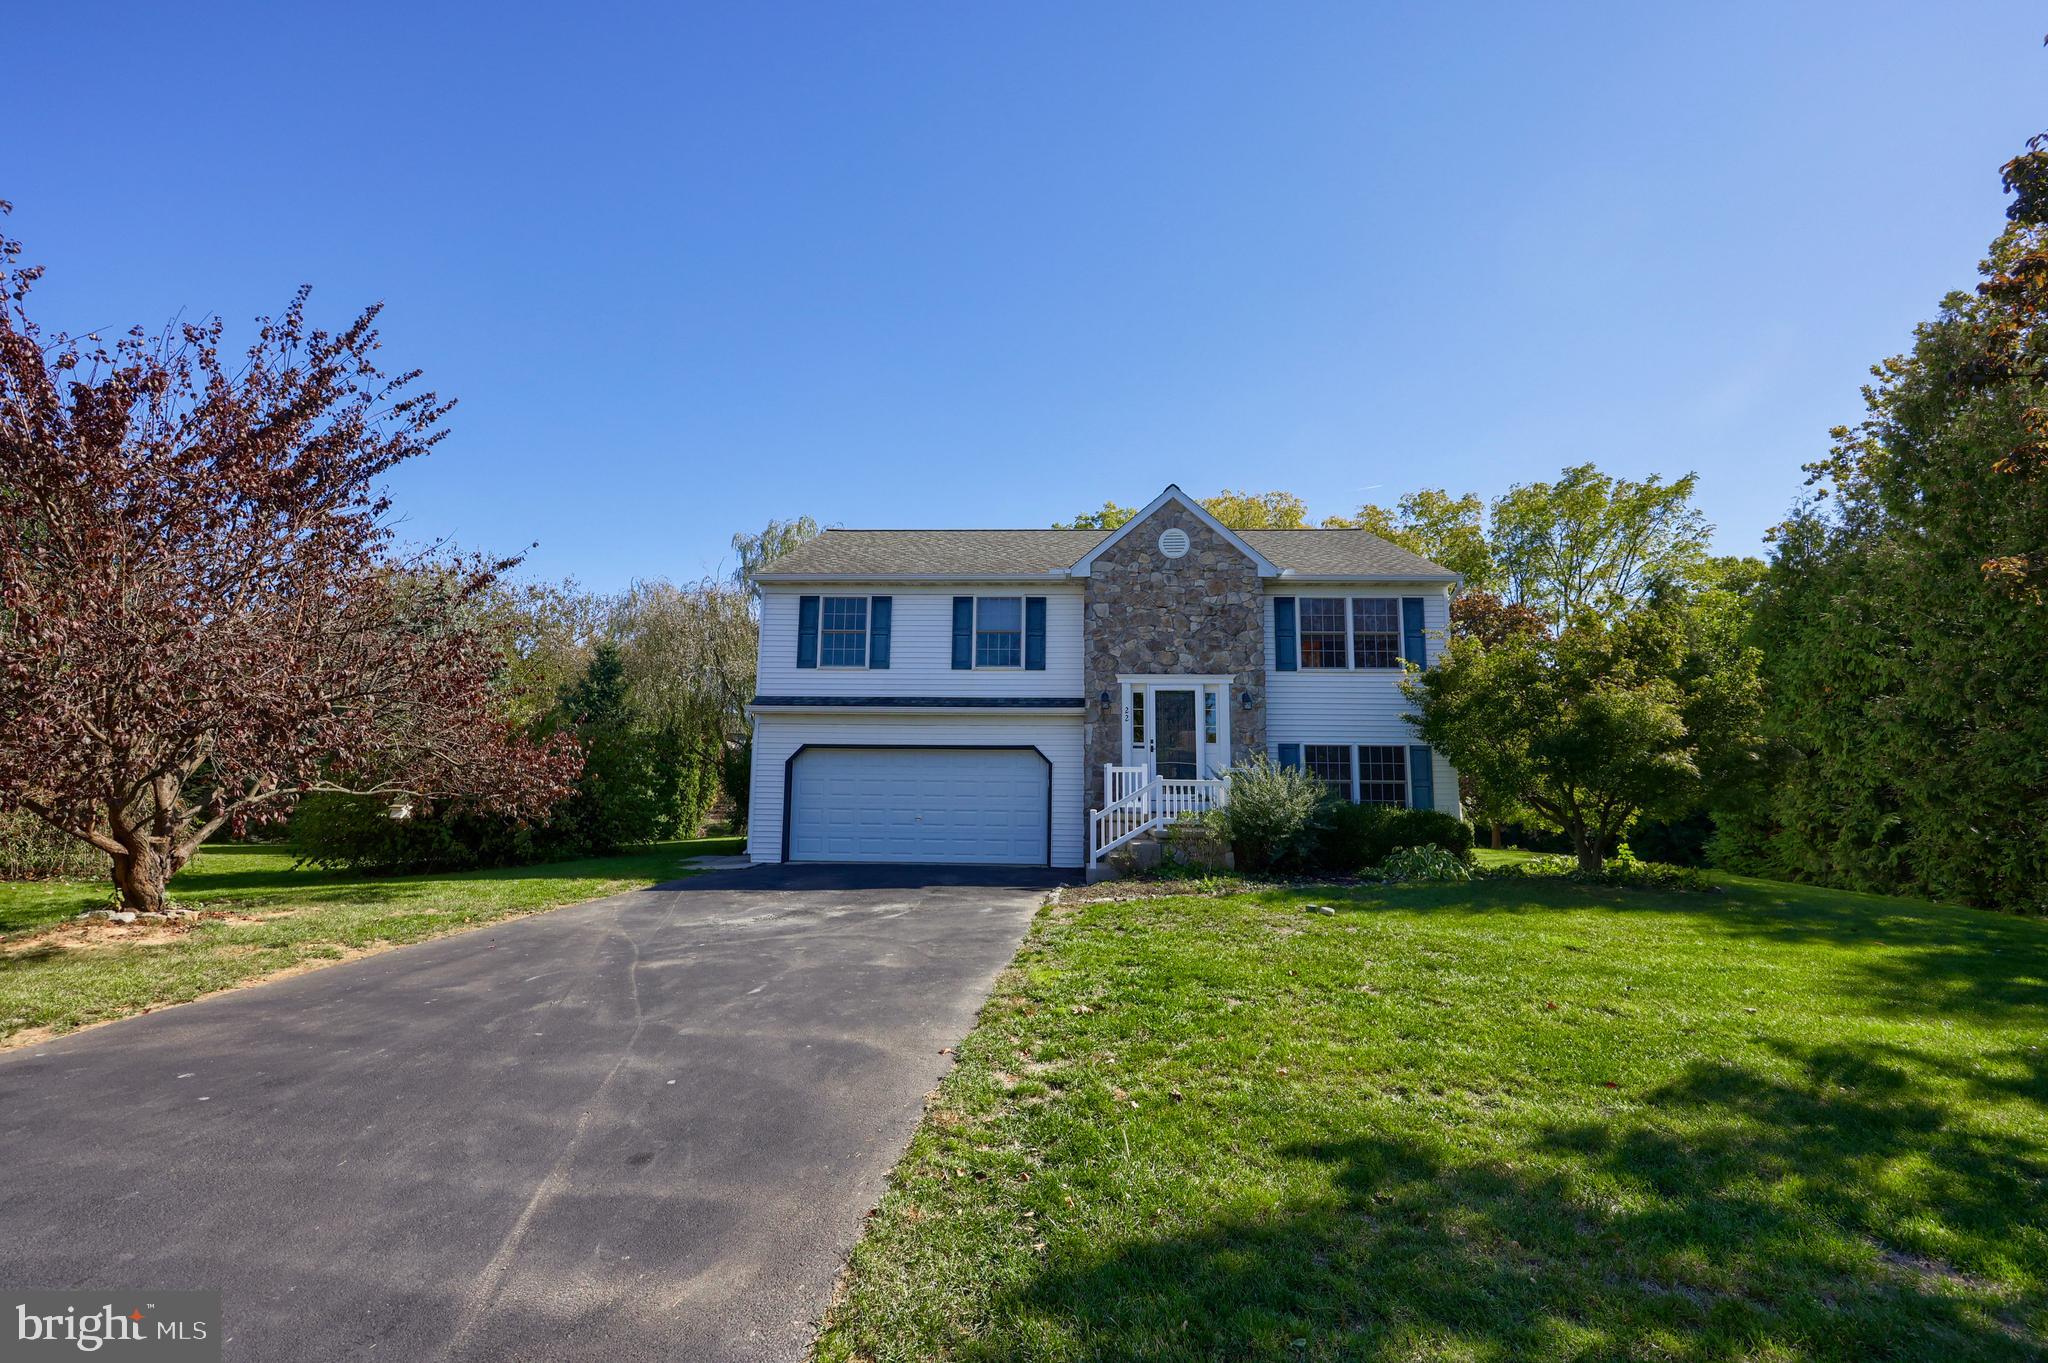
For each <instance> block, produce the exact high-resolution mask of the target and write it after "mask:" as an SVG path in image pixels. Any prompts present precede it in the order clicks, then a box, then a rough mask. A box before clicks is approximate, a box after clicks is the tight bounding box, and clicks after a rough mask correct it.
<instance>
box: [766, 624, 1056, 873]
mask: <svg viewBox="0 0 2048 1363" xmlns="http://www.w3.org/2000/svg"><path fill="white" fill-rule="evenodd" d="M902 599H903V598H902V597H901V596H898V597H897V600H898V601H901V600H902ZM899 609H900V608H899ZM947 609H948V612H949V619H950V611H951V604H950V598H948V607H947ZM790 613H791V615H792V616H793V615H794V614H795V610H794V607H793V606H792V609H791V612H790ZM899 637H900V636H899ZM790 642H791V648H792V650H793V649H794V647H795V638H794V635H793V634H792V637H791V641H790ZM792 656H793V655H792ZM825 675H827V676H830V675H832V674H830V673H827V674H825ZM877 675H882V674H877ZM951 675H954V676H959V677H965V676H969V675H971V674H969V673H964V672H962V673H953V674H951ZM1026 675H1029V676H1032V677H1036V676H1039V675H1041V674H1039V673H1036V672H1033V673H1029V674H1026ZM1009 676H1010V677H1011V678H1012V679H1013V680H1014V679H1015V678H1016V676H1017V674H1015V673H1011V674H1009ZM806 745H812V746H826V747H829V746H833V745H839V746H846V745H867V746H883V747H892V748H893V747H943V746H947V745H960V746H966V747H1010V746H1029V747H1033V748H1036V749H1037V750H1038V751H1039V752H1042V753H1044V754H1045V756H1046V757H1047V758H1049V759H1051V761H1052V864H1053V865H1055V866H1066V867H1072V866H1079V865H1080V864H1081V863H1082V861H1083V860H1084V854H1083V848H1082V844H1083V842H1084V841H1085V840H1086V838H1087V828H1086V822H1087V815H1086V811H1085V809H1084V808H1083V806H1082V802H1081V801H1082V781H1081V776H1082V772H1081V717H1080V716H1079V715H1029V714H1020V715H946V714H933V713H929V712H926V713H920V714H903V715H890V714H847V715H836V714H774V713H762V714H760V715H758V716H756V717H755V721H754V775H753V791H752V795H751V797H750V800H749V804H748V818H747V855H749V856H750V857H752V858H753V859H754V860H755V861H780V860H781V859H782V809H783V799H782V797H783V779H784V774H785V772H786V770H787V763H788V761H789V758H790V756H791V755H792V754H793V753H795V752H796V751H797V750H798V749H799V748H802V747H804V746H806ZM792 812H793V811H792Z"/></svg>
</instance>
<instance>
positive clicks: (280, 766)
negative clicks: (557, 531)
mask: <svg viewBox="0 0 2048 1363" xmlns="http://www.w3.org/2000/svg"><path fill="white" fill-rule="evenodd" d="M4 210H5V205H4V204H0V211H4ZM20 256H21V247H20V245H19V243H17V242H15V241H13V240H12V239H10V238H8V237H6V236H5V235H4V234H0V808H19V809H25V810H28V811H30V812H32V813H34V814H35V815H37V816H39V817H40V818H42V819H43V820H45V821H46V822H48V823H49V824H51V825H52V826H54V827H56V828H58V829H61V830H63V831H64V832H65V833H68V834H70V835H72V836H74V837H77V838H80V839H83V840H84V841H86V842H88V843H90V844H92V845H93V846H94V847H97V848H99V849H100V850H101V851H103V852H105V853H106V854H107V855H108V856H109V857H110V858H111V859H112V863H113V867H112V870H113V879H114V883H115V885H116V886H117V887H118V888H119V890H120V893H121V899H122V902H123V903H124V905H126V906H127V907H129V908H132V909H137V910H158V909H161V908H162V907H163V904H164V893H165V885H166V883H167V882H168V881H169V879H170V878H171V877H172V876H173V875H175V874H177V872H178V871H179V870H180V869H181V868H182V867H184V865H185V864H186V863H187V862H189V861H190V860H191V858H192V855H193V853H194V852H195V851H197V850H198V848H199V846H200V844H201V843H203V842H204V841H205V840H206V838H207V837H209V836H210V835H212V834H213V833H215V832H216V831H218V830H219V829H221V828H222V827H223V826H227V827H231V828H237V829H239V828H240V827H242V826H244V825H246V824H248V823H250V822H252V821H268V820H272V819H276V818H279V817H281V816H282V815H283V814H284V813H285V812H286V811H288V810H289V808H290V806H291V804H292V802H293V801H294V800H295V799H297V797H298V796H300V795H302V794H304V793H306V792H309V791H347V792H354V793H362V794H388V795H390V796H392V797H393V798H394V800H396V799H399V798H402V797H404V796H421V797H433V798H464V799H473V800H476V801H479V802H489V803H490V804H492V805H493V806H495V807H498V808H502V809H506V810H508V811H511V812H513V813H515V814H520V815H527V814H538V813H539V812H541V811H542V810H544V809H545V808H546V807H547V806H548V805H549V804H551V803H552V802H553V801H554V800H556V799H558V798H560V796H561V795H562V794H563V793H564V792H565V791H566V790H567V789H568V788H569V786H570V784H571V783H572V782H573V781H574V779H575V776H576V773H577V771H578V770H579V767H580V763H581V757H580V755H579V754H578V753H577V751H576V749H575V747H574V745H573V743H571V742H570V741H568V740H566V739H556V740H553V741H550V742H546V743H534V742H531V741H528V740H527V739H526V738H525V737H523V736H522V735H521V734H520V733H519V732H518V731H517V730H515V729H514V728H513V727H512V726H511V725H510V724H509V723H507V722H506V721H505V720H504V719H503V718H501V717H500V714H499V711H498V708H497V706H496V704H495V702H494V697H493V694H492V678H493V675H494V674H495V673H496V672H497V670H498V668H499V665H500V660H499V657H498V655H497V653H496V650H495V649H494V647H493V646H492V644H491V641H490V639H489V638H488V637H487V636H486V635H485V634H484V633H483V632H482V630H481V629H480V628H479V627H478V625H477V623H476V620H477V614H476V612H475V611H474V610H473V609H472V605H473V602H474V599H475V598H476V597H477V595H478V594H479V593H480V592H482V591H483V590H484V589H485V588H486V587H487V586H488V585H489V584H490V583H491V582H492V580H493V579H494V578H495V577H496V576H497V574H499V573H500V572H502V571H503V570H504V569H505V568H507V567H509V566H510V564H509V562H498V563H492V562H486V561H483V560H480V559H474V558H471V559H465V560H460V561H454V562H447V561H435V560H433V559H431V558H429V557H427V556H424V555H422V556H412V557H400V556H397V555H395V554H394V552H393V549H392V545H391V542H390V539H391V537H390V532H389V530H388V528H387V526H386V519H385V518H386V512H387V510H388V504H387V502H386V500H385V499H384V497H383V496H381V495H380V494H379V492H378V490H377V486H376V484H377V480H378V479H379V478H380V477H381V476H382V475H383V474H385V473H386V472H387V471H388V470H390V469H391V468H392V467H393V466H394V465H396V464H398V463H400V462H402V461H404V460H406V459H410V458H413V457H415V456H417V455H420V454H424V453H425V452H426V451H427V450H429V449H430V448H432V447H433V445H434V444H435V442H436V441H437V440H438V439H439V438H440V436H441V434H442V432H441V431H439V430H437V429H436V428H437V426H438V424H439V422H440V420H441V418H442V416H443V415H444V414H445V413H446V412H447V410H448V405H446V404H443V403H441V402H440V401H439V400H438V399H437V398H436V397H435V396H434V394H432V393H430V392H426V391H423V390H421V389H420V388H419V387H418V383H417V380H418V375H417V373H405V374H398V375H387V374H386V373H384V372H383V371H382V370H381V369H380V368H379V367H378V365H377V363H376V361H375V358H374V357H375V352H376V350H377V346H378V341H377V333H376V331H375V330H374V327H373V323H374V321H375V318H376V315H377V309H376V308H372V309H370V310H369V311H367V312H365V313H364V314H363V315H362V316H361V317H359V318H358V319H357V320H356V321H355V322H354V324H353V325H351V326H349V327H348V328H346V329H345V330H342V331H339V332H335V333H329V332H326V331H322V330H318V329H315V328H312V327H310V326H309V325H308V324H307V321H306V316H305V304H306V291H305V290H304V289H301V290H300V291H299V293H298V295H297V296H296V297H295V298H294V299H293V301H292V304H291V306H290V307H289V308H287V309H286V310H285V312H284V314H283V316H282V317H280V318H277V319H275V320H265V321H264V322H262V323H261V325H260V329H259V330H258V332H257V335H256V339H255V341H254V342H253V344H251V345H250V346H249V348H248V349H247V350H246V351H245V352H243V353H242V354H240V355H239V356H235V357H233V358H232V359H227V358H223V355H222V351H221V340H222V331H221V326H220V324H219V322H218V321H217V320H214V321H209V322H207V323H205V324H203V325H178V326H174V327H172V328H168V329H166V330H165V331H164V332H162V333H160V334H156V335H151V334H148V333H146V332H144V331H143V330H142V329H141V328H139V327H138V328H136V329H134V330H132V331H130V332H128V333H127V334H126V335H125V336H123V337H122V338H121V339H119V340H118V341H115V342H113V343H111V344H103V343H102V342H100V341H99V339H98V338H97V337H94V336H85V337H73V336H69V335H64V334H59V333H51V334H47V335H46V334H45V333H44V332H42V331H41V330H40V329H39V328H38V327H37V325H36V324H35V323H34V322H33V321H31V320H30V318H29V315H28V311H27V299H28V294H29V290H30V288H31V286H32V285H33V284H34V283H35V281H36V279H37V278H38V277H39V275H40V274H41V270H40V269H39V268H33V267H24V266H22V265H20V264H19V261H20Z"/></svg>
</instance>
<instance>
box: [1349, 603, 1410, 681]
mask: <svg viewBox="0 0 2048 1363" xmlns="http://www.w3.org/2000/svg"><path fill="white" fill-rule="evenodd" d="M1351 665H1352V666H1353V667H1399V666H1400V665H1401V603H1400V602H1399V601H1397V600H1395V599H1394V598H1392V597H1387V596H1354V597H1352V598H1351Z"/></svg>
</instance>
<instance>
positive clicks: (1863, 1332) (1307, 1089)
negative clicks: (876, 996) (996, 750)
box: [818, 879, 2048, 1363]
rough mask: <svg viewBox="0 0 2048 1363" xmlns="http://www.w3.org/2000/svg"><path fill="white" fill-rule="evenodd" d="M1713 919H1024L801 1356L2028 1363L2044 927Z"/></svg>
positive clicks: (1222, 912)
mask: <svg viewBox="0 0 2048 1363" xmlns="http://www.w3.org/2000/svg"><path fill="white" fill-rule="evenodd" d="M1721 883H1723V884H1724V885H1725V886H1726V891H1727V892H1726V893H1725V894H1724V895H1702V894H1679V893H1672V894H1655V895H1653V894H1645V893H1639V892H1631V891H1618V890H1605V889H1587V888H1581V887H1575V886H1572V885H1569V884H1566V883H1561V882H1549V883H1545V882H1528V881H1521V882H1517V881H1510V880H1494V881H1487V882H1478V883H1474V884H1472V885H1469V886H1441V887H1413V888H1371V889H1364V890H1356V891H1349V892H1341V893H1340V892H1330V891H1319V892H1313V893H1309V892H1300V893H1298V892H1292V891H1289V892H1275V893H1262V894H1252V895H1241V896H1235V897H1229V898H1216V899H1173V900H1155V901H1148V902H1126V903H1118V904H1088V905H1080V906H1054V907H1052V908H1049V909H1047V910H1045V911H1043V912H1042V913H1041V915H1040V917H1039V919H1038V921H1037V923H1036V925H1035V927H1034V930H1033V932H1032V934H1031V936H1030V938H1029V939H1028V941H1027V943H1026V945H1025V947H1024V950H1023V951H1022V953H1021V954H1020V955H1019V956H1018V958H1017V961H1016V963H1015V967H1014V969H1012V970H1011V971H1010V973H1009V974H1008V975H1007V976H1006V977H1005V978H1004V979H1003V980H1002V982H1001V983H1000V984H999V985H998V987H997V991H996V994H995V996H994V997H993V998H992V999H991V1001H990V1002H989V1004H988V1005H987V1007H986V1009H985V1010H984V1012H983V1014H982V1018H981V1021H980V1023H979V1025H978V1026H977V1028H976V1029H975V1031H974V1032H973V1034H972V1035H971V1036H970V1037H969V1038H968V1040H967V1041H966V1042H965V1043H964V1044H963V1045H962V1047H961V1053H960V1055H959V1058H958V1066H957V1068H955V1069H954V1070H953V1072H952V1073H951V1074H950V1075H949V1076H948V1078H947V1079H946V1080H945V1081H944V1083H943V1084H942V1085H941V1087H940V1089H939V1091H938V1093H937V1095H936V1097H935V1098H934V1100H933V1102H932V1105H931V1107H930V1110H929V1111H928V1113H927V1116H926V1120H925V1121H924V1123H923V1125H922V1126H921V1127H920V1129H919V1130H918V1132H917V1133H916V1136H915V1137H914V1139H913V1140H912V1143H911V1145H910V1149H909V1151H908V1153H907V1155H906V1156H905V1158H904V1160H903V1161H902V1164H901V1165H900V1167H899V1168H898V1169H897V1171H896V1173H895V1175H894V1177H893V1179H892V1183H891V1188H890V1190H889V1192H888V1193H887V1194H886V1196H885V1198H884V1200H883V1203H882V1205H881V1207H880V1209H879V1211H878V1212H877V1213H876V1214H875V1215H874V1216H873V1217H872V1218H871V1219H870V1221H869V1223H868V1225H869V1229H868V1231H867V1234H866V1236H865V1237H864V1239H863V1240H862V1242H861V1243H860V1245H859V1246H858V1248H857V1249H856V1251H855V1253H854V1255H853V1258H852V1263H851V1266H850V1269H849V1271H848V1276H847V1279H846V1281H845V1283H844V1285H843V1286H844V1293H843V1296H842V1299H841V1300H840V1301H839V1303H838V1304H837V1305H836V1306H835V1308H834V1309H833V1311H832V1314H831V1316H830V1318H829V1320H828V1324H827V1327H826V1329H825V1331H824V1333H823V1335H822V1337H821V1340H820V1343H819V1347H818V1353H819V1356H820V1357H821V1358H823V1359H827V1360H854V1359H860V1360H909V1359H920V1360H924V1359H958V1360H976V1361H977V1363H994V1360H1004V1361H1005V1363H1021V1361H1023V1360H1052V1359H1061V1360H1065V1359H1104V1360H1108V1359H1118V1360H1165V1359H1277V1360H1309V1359H1315V1360H1335V1359H1347V1360H1348V1359H1359V1360H1379V1359H1385V1360H1394V1359H1402V1360H1409V1359H1431V1360H1435V1359H1442V1360H1453V1359H1455V1360H1502V1363H1507V1361H1508V1360H1542V1359H1574V1360H1583V1359H1698V1360H1708V1359H1712V1360H1724V1359H1757V1360H1791V1359H1840V1360H1857V1361H1858V1363H1867V1361H1868V1360H1879V1359H1897V1360H1907V1359H1912V1360H1934V1359H1942V1360H1961V1359H2037V1358H2041V1357H2042V1356H2043V1355H2044V1351H2048V1345H2044V1341H2048V922H2042V921H2038V920H2036V921H2029V920H2021V919H2016V918H2010V917H2002V916H1999V915H1996V914H1991V913H1985V912H1978V911H1972V910H1966V909H1956V908H1946V907H1939V906H1933V905H1927V904H1920V903H1913V902H1907V901H1902V900H1892V899H1883V898H1877V897H1872V896H1860V895H1852V894H1843V893H1838V892H1832V891H1825V890H1814V889H1807V888H1802V887H1794V886H1788V885H1780V884H1773V883H1768V882H1761V881H1751V880H1740V879H1724V880H1723V881H1722V882H1721ZM1309 904H1327V905H1331V906H1334V907H1335V908H1336V909H1337V910H1338V912H1337V914H1336V915H1335V916H1334V917H1323V916H1320V915H1317V914H1311V913H1307V912H1304V906H1306V905H1309Z"/></svg>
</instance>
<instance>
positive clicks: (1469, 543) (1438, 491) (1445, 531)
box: [1323, 487, 1501, 592]
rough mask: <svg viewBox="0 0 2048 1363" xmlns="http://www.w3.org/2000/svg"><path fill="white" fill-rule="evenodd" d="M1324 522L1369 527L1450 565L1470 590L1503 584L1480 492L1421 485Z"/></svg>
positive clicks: (1432, 559)
mask: <svg viewBox="0 0 2048 1363" xmlns="http://www.w3.org/2000/svg"><path fill="white" fill-rule="evenodd" d="M1323 524H1324V525H1326V526H1331V527H1333V528H1337V527H1344V526H1355V527H1357V528H1358V529H1361V530H1370V531H1372V532H1373V533H1374V534H1375V535H1378V536H1379V537H1380V538H1381V539H1383V540H1387V541H1388V542H1390V543H1393V544H1398V545H1400V546H1401V547H1402V548H1403V549H1407V550H1409V551H1410V552H1412V553H1417V554H1420V555H1422V556H1423V557H1424V558H1426V559H1428V560H1429V561H1430V562H1432V563H1439V564H1442V565H1443V566H1444V567H1446V568H1449V569H1450V570H1451V571H1452V572H1454V573H1456V574H1458V575H1459V576H1460V577H1461V578H1463V579H1464V586H1465V588H1466V590H1469V591H1480V592H1491V591H1495V590H1497V589H1498V588H1499V586H1500V580H1501V575H1500V569H1499V565H1498V563H1497V562H1496V561H1495V559H1494V553H1493V546H1492V544H1490V543H1489V542H1488V540H1487V537H1486V504H1485V503H1484V502H1482V501H1480V500H1479V494H1478V493H1476V492H1467V493H1465V494H1464V495H1463V496H1459V497H1453V496H1452V495H1451V494H1450V493H1448V492H1446V491H1444V490H1443V489H1442V488H1436V487H1426V488H1421V489H1419V490H1417V491H1415V492H1410V493H1408V494H1406V495H1405V496H1403V497H1402V498H1401V499H1400V501H1398V502H1396V503H1395V504H1394V505H1393V506H1392V507H1384V506H1375V505H1372V504H1370V503H1368V504H1367V505H1365V506H1362V507H1360V508H1359V509H1358V514H1357V515H1356V516H1353V517H1340V516H1333V517H1331V518H1329V519H1327V520H1325V521H1324V522H1323Z"/></svg>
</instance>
